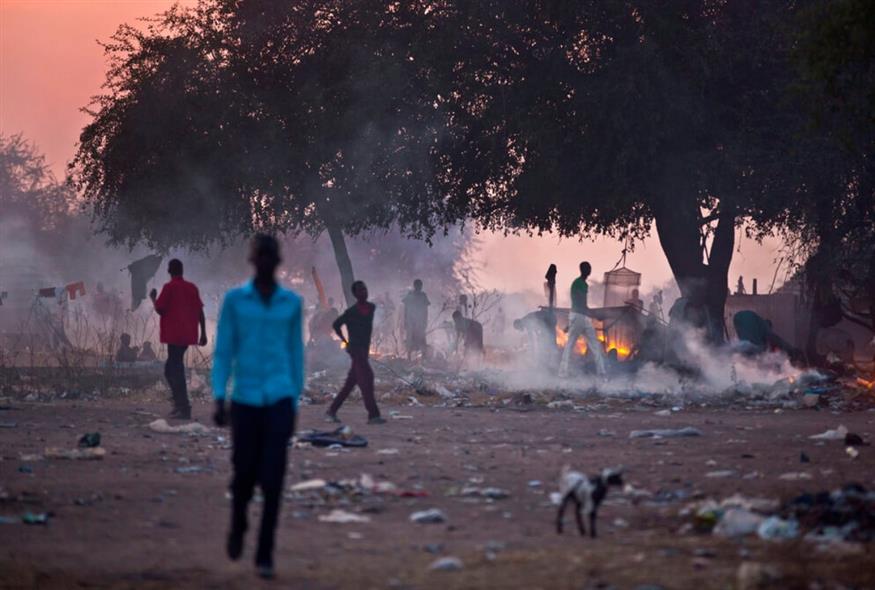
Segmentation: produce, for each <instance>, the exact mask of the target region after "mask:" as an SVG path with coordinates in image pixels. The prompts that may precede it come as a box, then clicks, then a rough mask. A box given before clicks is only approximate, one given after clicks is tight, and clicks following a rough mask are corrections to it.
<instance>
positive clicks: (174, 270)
mask: <svg viewBox="0 0 875 590" xmlns="http://www.w3.org/2000/svg"><path fill="white" fill-rule="evenodd" d="M167 272H169V273H170V276H172V277H181V276H182V260H180V259H179V258H174V259H173V260H171V261H170V262H168V263H167Z"/></svg>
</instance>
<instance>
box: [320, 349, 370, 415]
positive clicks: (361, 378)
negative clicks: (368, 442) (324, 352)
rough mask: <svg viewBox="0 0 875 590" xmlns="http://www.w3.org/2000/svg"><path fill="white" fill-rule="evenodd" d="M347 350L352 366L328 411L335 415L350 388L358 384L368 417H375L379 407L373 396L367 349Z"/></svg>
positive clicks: (347, 395)
mask: <svg viewBox="0 0 875 590" xmlns="http://www.w3.org/2000/svg"><path fill="white" fill-rule="evenodd" d="M347 352H348V353H349V356H350V358H351V359H352V366H351V367H350V368H349V373H348V374H347V375H346V383H344V384H343V387H342V388H341V390H340V392H338V394H337V397H335V398H334V401H333V402H331V408H330V409H329V410H328V413H329V414H331V415H337V411H338V410H340V406H342V405H343V402H345V401H346V398H347V397H349V394H350V392H352V388H353V387H355V386H356V385H358V386H359V389H360V390H361V392H362V399H363V400H364V402H365V409H367V411H368V418H375V417H377V416H379V415H380V409H379V408H378V407H377V399H376V398H375V397H374V370H373V369H371V364H370V363H369V362H368V351H367V349H358V348H351V349H349V350H347Z"/></svg>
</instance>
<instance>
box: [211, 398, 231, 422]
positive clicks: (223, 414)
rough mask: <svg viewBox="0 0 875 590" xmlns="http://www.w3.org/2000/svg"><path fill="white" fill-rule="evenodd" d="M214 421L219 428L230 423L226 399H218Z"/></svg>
mask: <svg viewBox="0 0 875 590" xmlns="http://www.w3.org/2000/svg"><path fill="white" fill-rule="evenodd" d="M213 422H214V423H215V425H216V426H218V427H219V428H221V427H223V426H225V424H227V423H228V413H227V411H226V410H225V400H223V399H217V400H216V411H215V412H213Z"/></svg>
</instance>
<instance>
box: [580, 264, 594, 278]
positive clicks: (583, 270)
mask: <svg viewBox="0 0 875 590" xmlns="http://www.w3.org/2000/svg"><path fill="white" fill-rule="evenodd" d="M591 273H592V265H591V264H590V263H589V262H586V261H584V262H581V263H580V274H581V275H583V276H585V277H588V276H589V275H590V274H591Z"/></svg>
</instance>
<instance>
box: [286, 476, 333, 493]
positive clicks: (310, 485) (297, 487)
mask: <svg viewBox="0 0 875 590" xmlns="http://www.w3.org/2000/svg"><path fill="white" fill-rule="evenodd" d="M326 485H328V482H327V481H325V480H324V479H308V480H306V481H301V482H298V483H296V484H294V485H292V486H289V491H290V492H309V491H313V490H321V489H322V488H324V487H325V486H326Z"/></svg>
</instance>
